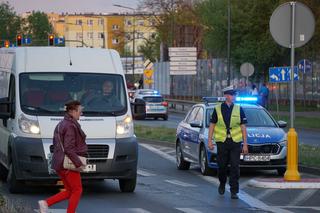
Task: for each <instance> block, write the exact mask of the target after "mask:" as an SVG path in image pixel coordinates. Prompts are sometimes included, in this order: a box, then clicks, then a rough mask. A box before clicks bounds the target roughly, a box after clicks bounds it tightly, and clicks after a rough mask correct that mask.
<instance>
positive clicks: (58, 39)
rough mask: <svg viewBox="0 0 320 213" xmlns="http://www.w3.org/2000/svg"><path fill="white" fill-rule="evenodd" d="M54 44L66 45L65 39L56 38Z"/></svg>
mask: <svg viewBox="0 0 320 213" xmlns="http://www.w3.org/2000/svg"><path fill="white" fill-rule="evenodd" d="M54 43H55V44H56V45H57V44H64V38H63V37H60V38H54Z"/></svg>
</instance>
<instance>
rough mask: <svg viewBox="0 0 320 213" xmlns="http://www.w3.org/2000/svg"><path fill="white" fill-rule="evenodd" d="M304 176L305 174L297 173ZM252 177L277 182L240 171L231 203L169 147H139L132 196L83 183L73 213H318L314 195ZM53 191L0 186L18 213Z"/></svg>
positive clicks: (111, 186) (113, 186)
mask: <svg viewBox="0 0 320 213" xmlns="http://www.w3.org/2000/svg"><path fill="white" fill-rule="evenodd" d="M302 175H303V176H304V177H305V176H306V175H305V174H302ZM256 177H270V178H271V177H277V176H276V172H275V171H267V172H265V171H251V172H242V173H241V181H240V194H239V196H240V199H239V200H231V199H230V193H229V191H228V187H227V192H226V193H225V195H224V196H220V195H219V194H218V193H217V186H218V179H217V178H216V177H212V176H202V175H201V173H200V171H199V167H198V166H197V165H193V166H192V167H191V168H190V170H188V171H180V170H177V169H176V166H175V150H174V148H172V147H166V146H159V145H152V144H149V143H140V146H139V164H138V184H137V188H136V191H135V192H134V193H121V192H120V190H119V188H118V182H117V181H114V180H105V181H99V182H90V183H89V182H84V192H83V196H82V198H81V201H80V204H79V207H78V210H77V212H78V213H100V212H101V213H105V212H114V213H118V212H119V213H123V212H135V213H149V212H152V213H158V212H159V213H163V212H169V213H170V212H186V213H206V212H224V213H227V212H284V213H290V212H296V213H300V212H301V213H302V212H317V211H320V202H319V197H320V191H319V190H313V189H308V190H281V189H262V188H253V187H250V186H248V182H249V180H250V179H252V178H256ZM57 191H58V188H57V187H53V186H39V185H28V186H26V187H25V192H24V193H22V194H16V195H12V194H9V193H8V190H7V187H6V184H5V183H4V184H2V186H1V187H0V192H1V194H4V195H5V196H6V197H9V199H10V200H11V203H12V205H15V206H21V211H19V212H23V213H29V212H30V213H31V212H35V209H36V208H37V201H38V200H39V199H44V198H46V197H48V196H50V195H52V194H54V193H56V192H57ZM66 207H67V203H66V202H62V203H59V204H57V205H55V206H52V208H51V209H52V210H51V211H50V212H53V213H58V212H65V209H66Z"/></svg>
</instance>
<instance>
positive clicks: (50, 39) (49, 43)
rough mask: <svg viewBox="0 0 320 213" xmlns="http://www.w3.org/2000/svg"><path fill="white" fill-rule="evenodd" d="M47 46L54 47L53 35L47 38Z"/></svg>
mask: <svg viewBox="0 0 320 213" xmlns="http://www.w3.org/2000/svg"><path fill="white" fill-rule="evenodd" d="M48 45H49V46H54V35H52V34H50V35H49V37H48Z"/></svg>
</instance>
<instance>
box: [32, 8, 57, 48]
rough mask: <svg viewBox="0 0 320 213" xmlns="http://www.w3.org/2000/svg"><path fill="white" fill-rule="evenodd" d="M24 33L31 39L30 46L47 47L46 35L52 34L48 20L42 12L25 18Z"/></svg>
mask: <svg viewBox="0 0 320 213" xmlns="http://www.w3.org/2000/svg"><path fill="white" fill-rule="evenodd" d="M26 22H27V26H26V32H27V33H28V35H30V36H31V38H32V45H34V46H47V45H48V35H49V34H51V33H53V32H52V31H53V30H52V29H53V27H52V25H51V24H50V22H49V20H48V16H47V14H45V13H43V12H39V11H37V12H32V14H31V15H30V16H28V17H27V20H26Z"/></svg>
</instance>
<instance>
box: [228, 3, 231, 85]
mask: <svg viewBox="0 0 320 213" xmlns="http://www.w3.org/2000/svg"><path fill="white" fill-rule="evenodd" d="M230 38H231V5H230V0H228V49H227V57H228V59H227V60H228V64H227V68H228V82H227V83H228V86H230V80H231V71H230V42H231V41H230Z"/></svg>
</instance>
